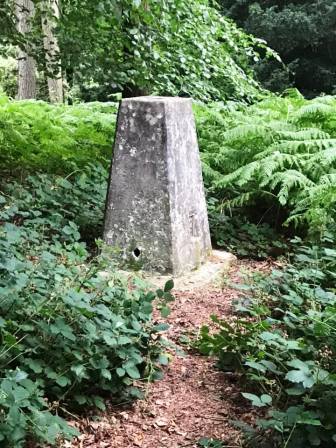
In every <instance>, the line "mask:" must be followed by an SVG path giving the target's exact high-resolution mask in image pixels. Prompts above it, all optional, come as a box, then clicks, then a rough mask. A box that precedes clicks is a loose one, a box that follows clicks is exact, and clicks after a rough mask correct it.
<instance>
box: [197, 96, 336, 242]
mask: <svg viewBox="0 0 336 448" xmlns="http://www.w3.org/2000/svg"><path fill="white" fill-rule="evenodd" d="M197 116H198V120H197V121H198V132H199V139H200V148H201V150H202V159H203V168H204V177H205V182H206V186H207V188H208V193H209V196H211V195H212V196H214V197H215V199H216V200H217V201H218V206H217V211H222V210H223V209H226V210H227V213H228V210H231V214H232V213H237V212H238V211H239V210H240V211H243V212H244V214H245V215H247V216H248V217H249V218H250V219H252V221H254V222H261V221H266V222H269V223H270V224H272V226H273V227H275V228H276V227H278V228H279V227H281V225H282V224H283V223H287V224H293V223H294V224H296V225H302V226H303V227H302V228H303V229H307V228H308V229H309V230H310V231H311V232H317V233H321V231H322V233H323V230H324V229H325V228H327V227H328V226H329V225H331V224H332V223H334V222H335V206H334V204H335V199H336V182H335V169H336V149H335V148H336V121H335V116H336V98H334V97H330V96H325V97H320V98H317V99H315V100H312V101H307V100H305V99H304V98H303V97H302V96H301V95H299V94H298V93H297V92H295V91H291V92H290V93H289V94H288V95H287V96H285V97H283V98H279V97H275V96H274V97H272V96H270V97H269V98H267V99H265V100H264V101H262V102H260V103H257V104H255V105H252V106H243V105H240V106H239V105H238V106H237V105H231V104H228V105H225V106H223V105H222V106H221V105H220V104H214V105H213V106H212V107H210V106H208V107H206V108H205V107H202V106H199V107H198V108H197ZM232 210H234V212H232Z"/></svg>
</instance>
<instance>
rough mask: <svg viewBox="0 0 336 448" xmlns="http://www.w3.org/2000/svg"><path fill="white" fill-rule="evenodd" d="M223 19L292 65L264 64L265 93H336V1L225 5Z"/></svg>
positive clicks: (224, 0)
mask: <svg viewBox="0 0 336 448" xmlns="http://www.w3.org/2000/svg"><path fill="white" fill-rule="evenodd" d="M220 3H221V5H222V6H223V10H224V13H225V14H227V15H229V16H230V17H232V18H233V19H234V20H236V21H237V23H238V24H239V25H240V26H242V27H243V28H244V29H245V30H246V31H247V32H248V33H251V34H253V35H255V36H257V37H259V38H262V39H265V40H266V41H267V43H268V45H270V46H271V47H272V48H274V49H275V50H276V51H277V52H278V53H279V54H280V56H281V58H282V60H283V61H284V62H285V63H286V64H287V67H283V66H282V65H281V64H275V63H274V62H267V61H263V62H261V63H258V64H257V67H256V72H257V74H258V77H259V79H260V80H261V81H262V83H263V84H264V86H265V87H266V88H271V89H272V90H273V91H278V92H279V91H280V92H281V91H283V89H284V88H286V87H290V86H295V87H297V88H298V89H300V91H302V92H304V93H305V94H307V95H308V96H312V95H313V96H315V95H318V94H320V93H321V92H324V93H333V92H334V89H335V74H336V59H335V56H334V54H335V48H336V40H335V36H334V34H333V30H334V29H335V23H336V6H335V2H334V1H333V0H299V1H281V0H280V1H279V0H258V1H255V0H239V1H236V0H220Z"/></svg>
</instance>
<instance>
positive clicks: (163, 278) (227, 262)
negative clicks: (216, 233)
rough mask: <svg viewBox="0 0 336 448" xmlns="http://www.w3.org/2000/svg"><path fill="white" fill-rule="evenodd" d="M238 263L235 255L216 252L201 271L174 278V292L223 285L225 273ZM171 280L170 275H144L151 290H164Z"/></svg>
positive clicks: (197, 270)
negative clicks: (153, 288) (152, 288)
mask: <svg viewBox="0 0 336 448" xmlns="http://www.w3.org/2000/svg"><path fill="white" fill-rule="evenodd" d="M236 261H237V258H236V257H235V256H234V255H233V254H230V253H229V252H224V251H220V250H214V251H213V252H212V254H211V256H209V257H208V258H207V260H206V261H205V263H204V264H202V265H201V267H200V268H199V269H196V270H193V271H190V272H187V273H186V274H184V275H182V276H179V277H177V278H174V291H192V290H195V289H200V288H204V287H206V286H210V285H214V286H216V285H217V284H219V283H221V281H222V280H223V276H224V275H225V273H226V272H227V271H228V269H229V268H230V267H231V266H232V265H233V264H234V263H235V262H236ZM170 278H171V276H169V275H160V276H159V275H156V276H150V275H149V274H147V275H146V274H145V275H144V279H145V280H146V281H147V283H148V285H149V287H150V288H151V287H155V288H163V287H164V285H165V283H166V282H167V281H168V280H169V279H170Z"/></svg>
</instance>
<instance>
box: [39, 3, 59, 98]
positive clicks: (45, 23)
mask: <svg viewBox="0 0 336 448" xmlns="http://www.w3.org/2000/svg"><path fill="white" fill-rule="evenodd" d="M45 5H46V10H47V13H46V14H45V15H44V16H43V15H42V30H43V44H44V49H45V52H46V56H45V57H46V72H47V83H48V92H49V100H50V102H51V103H62V102H63V79H62V70H61V61H60V56H59V46H58V41H57V37H56V35H55V32H54V28H55V21H56V20H57V19H58V18H59V14H60V10H59V4H58V1H57V0H46V1H45ZM50 13H51V14H50Z"/></svg>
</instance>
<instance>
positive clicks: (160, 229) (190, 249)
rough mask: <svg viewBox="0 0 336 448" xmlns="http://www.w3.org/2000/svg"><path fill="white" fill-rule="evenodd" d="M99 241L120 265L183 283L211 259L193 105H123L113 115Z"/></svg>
mask: <svg viewBox="0 0 336 448" xmlns="http://www.w3.org/2000/svg"><path fill="white" fill-rule="evenodd" d="M104 240H105V242H106V243H107V244H108V245H111V246H114V247H115V248H116V249H117V250H118V251H120V252H119V253H120V255H119V256H120V258H122V259H123V260H125V261H126V262H130V261H132V262H134V261H136V262H137V263H138V264H139V266H141V267H142V268H143V269H144V270H147V271H156V272H161V273H171V274H173V275H175V276H178V275H181V274H183V273H185V272H188V271H190V270H192V269H195V268H197V267H198V266H199V265H200V264H201V263H202V261H203V260H204V259H205V258H206V257H207V255H209V253H210V251H211V243H210V236H209V224H208V217H207V210H206V203H205V197H204V189H203V181H202V172H201V164H200V158H199V151H198V145H197V136H196V129H195V122H194V117H193V112H192V107H191V100H190V99H186V98H170V97H138V98H129V99H124V100H123V101H122V102H121V105H120V108H119V114H118V123H117V131H116V138H115V145H114V154H113V162H112V167H111V178H110V184H109V191H108V196H107V204H106V216H105V228H104Z"/></svg>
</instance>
